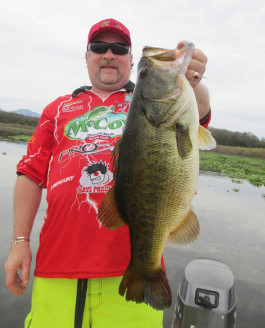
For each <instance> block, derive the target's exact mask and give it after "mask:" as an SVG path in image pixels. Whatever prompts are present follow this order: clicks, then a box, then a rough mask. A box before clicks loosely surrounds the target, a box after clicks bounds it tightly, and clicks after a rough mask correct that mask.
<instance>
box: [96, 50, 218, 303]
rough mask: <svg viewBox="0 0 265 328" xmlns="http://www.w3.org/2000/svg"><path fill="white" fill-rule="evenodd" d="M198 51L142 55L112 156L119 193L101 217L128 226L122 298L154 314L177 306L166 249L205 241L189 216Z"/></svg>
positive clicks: (195, 155) (195, 165) (194, 173)
mask: <svg viewBox="0 0 265 328" xmlns="http://www.w3.org/2000/svg"><path fill="white" fill-rule="evenodd" d="M192 50H193V45H188V46H186V48H184V49H182V51H179V52H178V51H177V50H174V51H173V50H166V49H156V48H145V49H144V50H143V57H142V58H141V60H140V63H139V65H138V72H139V76H138V80H137V83H136V88H135V91H134V95H133V99H132V101H131V104H130V110H129V114H128V118H127V122H126V126H125V130H124V133H123V135H122V138H121V139H120V141H119V142H118V143H117V145H116V147H115V151H114V157H115V158H114V163H115V165H116V167H115V174H114V176H115V183H114V187H113V188H112V189H111V190H110V191H109V193H108V194H107V196H106V198H105V199H104V200H103V202H102V204H101V206H100V208H99V212H98V219H99V221H100V222H101V223H102V224H103V225H105V226H106V227H108V228H116V227H118V226H119V225H121V224H123V223H125V224H127V225H128V226H129V233H130V243H131V260H130V264H129V266H128V268H127V270H126V272H125V274H124V277H123V280H122V282H121V284H120V288H119V293H120V294H121V295H124V294H126V299H127V300H128V301H129V300H131V301H135V302H136V303H141V302H145V303H147V304H149V305H151V306H152V307H154V308H155V309H164V308H166V307H169V306H170V305H171V302H172V300H171V290H170V286H169V283H168V280H167V278H166V274H165V272H164V270H163V268H162V267H161V256H162V252H163V249H164V247H165V243H166V242H167V240H168V238H170V239H171V240H172V241H173V242H177V243H184V244H185V243H187V242H190V241H193V240H194V239H195V238H196V237H197V235H198V233H199V224H198V221H197V218H196V215H195V214H194V213H193V211H192V209H191V201H192V198H193V196H194V194H195V191H196V185H197V178H198V174H199V141H198V135H199V130H200V129H199V117H198V109H197V104H196V100H195V97H194V94H193V91H192V89H191V87H190V85H189V83H188V82H187V81H186V79H185V76H184V73H185V70H186V68H187V65H188V63H189V61H190V59H191V52H192ZM179 57H182V60H181V61H179V62H180V63H179V62H178V60H179ZM183 57H184V59H183ZM204 134H206V139H207V138H208V139H211V137H210V136H209V135H208V134H207V132H205V131H204ZM210 143H212V144H213V143H214V142H213V141H212V140H211V141H210ZM110 204H111V209H108V207H110ZM113 213H114V214H113ZM115 213H116V214H115ZM115 216H116V224H115V225H113V220H114V221H115ZM110 217H111V218H112V219H109V218H110ZM113 218H114V219H113ZM110 222H111V223H110Z"/></svg>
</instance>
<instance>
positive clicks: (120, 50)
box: [111, 43, 129, 55]
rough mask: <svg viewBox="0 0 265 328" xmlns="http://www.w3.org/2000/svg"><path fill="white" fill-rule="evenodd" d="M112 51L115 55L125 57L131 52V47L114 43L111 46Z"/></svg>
mask: <svg viewBox="0 0 265 328" xmlns="http://www.w3.org/2000/svg"><path fill="white" fill-rule="evenodd" d="M111 51H112V52H113V53H114V55H125V54H127V53H128V52H129V46H125V45H122V44H118V43H113V44H112V45H111Z"/></svg>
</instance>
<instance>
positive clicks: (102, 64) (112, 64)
mask: <svg viewBox="0 0 265 328" xmlns="http://www.w3.org/2000/svg"><path fill="white" fill-rule="evenodd" d="M99 67H100V68H104V67H111V68H116V69H118V68H119V66H118V65H117V63H116V62H115V61H114V60H104V61H102V62H100V63H99Z"/></svg>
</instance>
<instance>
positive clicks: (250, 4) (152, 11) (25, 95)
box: [0, 0, 265, 138]
mask: <svg viewBox="0 0 265 328" xmlns="http://www.w3.org/2000/svg"><path fill="white" fill-rule="evenodd" d="M0 3H1V11H0V40H1V42H0V46H1V51H0V108H1V109H3V110H6V111H13V110H16V109H21V108H22V109H31V110H33V111H35V112H38V113H41V112H42V110H43V109H44V107H45V106H47V105H48V104H49V103H50V102H52V101H53V100H55V99H56V98H58V97H59V96H62V95H66V94H70V93H72V91H73V90H75V89H76V88H78V87H80V86H82V85H89V84H90V81H89V78H88V73H87V68H86V62H85V50H86V45H87V35H88V32H89V29H90V27H91V26H92V25H93V24H95V23H97V22H98V21H100V20H102V19H105V18H115V19H117V20H119V21H121V22H122V23H124V24H125V25H126V26H127V27H128V28H129V30H130V32H131V37H132V43H133V45H132V52H133V55H134V64H135V65H134V68H133V72H132V75H131V80H132V81H133V82H136V76H137V72H136V70H137V63H138V62H139V60H140V57H141V52H142V48H143V47H144V46H146V45H149V46H154V47H163V48H169V49H173V48H175V47H176V45H177V44H178V42H179V41H181V40H187V41H191V42H193V43H194V44H195V47H196V48H199V49H201V50H202V51H203V52H204V53H205V54H206V56H207V58H208V62H207V70H206V72H205V74H204V77H205V78H204V79H203V83H204V84H205V85H206V86H207V88H208V90H209V93H210V99H211V108H212V121H211V123H210V126H212V127H214V128H219V129H227V130H230V131H239V132H251V133H252V134H254V135H256V136H257V137H258V138H265V97H264V95H265V59H264V58H265V2H264V0H252V1H250V0H182V1H179V0H167V1H158V0H152V1H151V0H133V1H132V0H131V1H127V0H122V1H121V0H119V1H117V0H97V1H91V0H64V1H62V0H45V1H38V0H23V1H21V0H9V1H6V0H0Z"/></svg>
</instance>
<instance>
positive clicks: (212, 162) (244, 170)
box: [200, 150, 265, 187]
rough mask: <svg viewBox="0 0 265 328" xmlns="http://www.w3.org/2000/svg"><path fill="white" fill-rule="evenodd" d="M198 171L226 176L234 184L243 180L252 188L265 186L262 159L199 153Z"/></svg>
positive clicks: (264, 163)
mask: <svg viewBox="0 0 265 328" xmlns="http://www.w3.org/2000/svg"><path fill="white" fill-rule="evenodd" d="M249 151H250V150H249ZM200 169H201V170H205V171H214V172H219V173H223V174H227V175H228V176H229V177H231V178H232V179H233V181H234V182H236V183H238V181H239V180H240V179H245V180H247V181H249V182H250V183H251V184H252V185H254V186H257V187H261V186H265V159H264V158H256V157H246V156H240V155H227V154H223V153H218V152H214V151H211V152H207V151H204V152H202V151H201V152H200Z"/></svg>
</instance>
